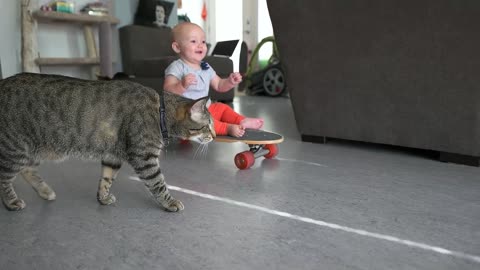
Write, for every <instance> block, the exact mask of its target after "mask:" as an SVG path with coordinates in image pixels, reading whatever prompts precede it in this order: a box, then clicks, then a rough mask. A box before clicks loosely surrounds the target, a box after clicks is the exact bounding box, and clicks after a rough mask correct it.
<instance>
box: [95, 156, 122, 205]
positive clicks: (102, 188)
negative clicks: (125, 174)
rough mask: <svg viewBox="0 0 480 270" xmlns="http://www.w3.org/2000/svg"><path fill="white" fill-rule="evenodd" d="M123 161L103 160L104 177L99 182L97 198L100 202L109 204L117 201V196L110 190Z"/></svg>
mask: <svg viewBox="0 0 480 270" xmlns="http://www.w3.org/2000/svg"><path fill="white" fill-rule="evenodd" d="M121 166H122V163H121V162H118V161H115V162H110V161H106V160H102V178H101V179H100V182H99V183H98V191H97V200H98V202H99V203H100V204H103V205H109V204H112V203H115V202H116V200H117V199H116V198H115V196H114V195H113V194H112V193H111V192H110V188H111V187H112V184H113V181H114V180H115V178H116V177H117V173H118V170H119V169H120V167H121Z"/></svg>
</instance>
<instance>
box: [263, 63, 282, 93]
mask: <svg viewBox="0 0 480 270" xmlns="http://www.w3.org/2000/svg"><path fill="white" fill-rule="evenodd" d="M285 88H286V83H285V76H284V75H283V71H282V70H281V69H279V68H276V67H272V68H270V69H268V70H267V71H265V74H264V75H263V89H264V91H265V93H267V95H269V96H272V97H275V96H279V95H281V94H282V93H283V91H284V90H285Z"/></svg>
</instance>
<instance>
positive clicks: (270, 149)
mask: <svg viewBox="0 0 480 270" xmlns="http://www.w3.org/2000/svg"><path fill="white" fill-rule="evenodd" d="M248 146H249V147H250V150H249V151H244V152H240V153H238V154H237V155H236V156H235V159H234V161H235V165H236V166H237V168H239V169H240V170H245V169H248V168H250V167H252V166H253V164H254V163H255V159H257V158H259V157H262V156H263V157H265V158H267V159H270V158H274V157H275V156H276V155H277V154H278V146H277V145H276V144H249V145H248Z"/></svg>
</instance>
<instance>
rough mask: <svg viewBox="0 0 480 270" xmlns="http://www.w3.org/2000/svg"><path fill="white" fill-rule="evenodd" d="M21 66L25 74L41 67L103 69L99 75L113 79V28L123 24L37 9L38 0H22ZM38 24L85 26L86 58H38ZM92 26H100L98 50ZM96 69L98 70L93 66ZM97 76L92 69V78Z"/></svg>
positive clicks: (115, 19) (78, 14)
mask: <svg viewBox="0 0 480 270" xmlns="http://www.w3.org/2000/svg"><path fill="white" fill-rule="evenodd" d="M21 5H22V66H23V70H24V71H25V72H39V71H40V68H39V67H40V66H52V65H74V66H78V65H81V66H89V65H90V66H98V65H99V66H100V75H101V76H106V77H112V76H113V67H112V63H113V61H112V29H111V26H112V25H115V24H118V23H119V22H120V21H119V20H118V19H117V18H115V17H114V16H111V15H105V16H93V15H88V14H81V13H64V12H56V11H42V10H36V8H37V7H38V1H37V0H34V1H31V0H22V1H21ZM37 22H38V23H53V24H55V23H66V24H80V25H83V29H84V36H85V43H86V47H87V54H88V55H87V56H86V57H76V58H75V57H74V58H67V57H39V54H38V48H37V40H36V39H37V32H36V30H37ZM93 26H98V41H99V46H98V47H99V49H97V45H96V44H95V38H94V34H93V29H92V27H93ZM94 69H96V68H95V67H94ZM94 73H96V72H94V70H92V75H93V74H94Z"/></svg>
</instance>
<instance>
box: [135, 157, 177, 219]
mask: <svg viewBox="0 0 480 270" xmlns="http://www.w3.org/2000/svg"><path fill="white" fill-rule="evenodd" d="M129 162H130V164H131V165H132V167H133V169H134V170H135V172H136V173H137V174H138V176H139V177H140V179H142V181H143V183H144V184H145V186H146V187H147V188H148V190H150V192H151V193H152V195H153V197H154V198H155V200H156V201H157V202H158V203H160V204H161V205H162V206H163V207H164V208H165V209H166V210H167V211H170V212H178V211H181V210H183V209H184V206H183V203H182V202H181V201H179V200H177V199H174V198H173V197H172V195H170V192H169V191H168V188H167V183H166V182H165V177H164V176H163V174H162V171H161V169H160V163H159V156H158V155H156V154H152V153H149V154H144V155H135V158H133V159H131V160H130V161H129Z"/></svg>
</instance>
